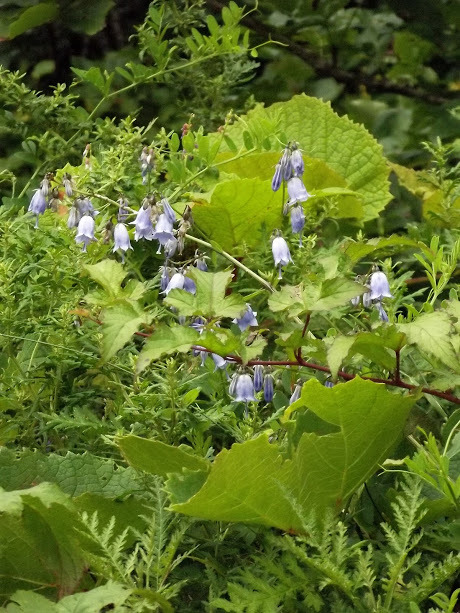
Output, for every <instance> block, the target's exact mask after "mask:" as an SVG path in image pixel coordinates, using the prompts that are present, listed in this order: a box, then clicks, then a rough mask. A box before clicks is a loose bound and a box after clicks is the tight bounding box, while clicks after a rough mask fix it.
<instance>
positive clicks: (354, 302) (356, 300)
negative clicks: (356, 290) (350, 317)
mask: <svg viewBox="0 0 460 613" xmlns="http://www.w3.org/2000/svg"><path fill="white" fill-rule="evenodd" d="M350 302H351V304H352V305H353V306H354V307H357V306H358V305H359V303H360V302H361V296H355V297H354V298H352V299H351V300H350Z"/></svg>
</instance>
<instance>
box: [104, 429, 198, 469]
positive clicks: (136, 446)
mask: <svg viewBox="0 0 460 613" xmlns="http://www.w3.org/2000/svg"><path fill="white" fill-rule="evenodd" d="M116 442H117V445H118V447H119V448H120V451H121V453H122V454H123V456H124V458H125V460H126V461H127V462H128V463H129V464H130V465H131V466H133V467H134V468H137V469H138V470H143V471H145V472H148V473H152V474H154V475H162V476H166V475H167V474H168V473H171V472H178V471H181V470H182V469H183V468H188V469H189V470H205V471H206V470H208V468H209V462H208V461H207V460H205V459H204V458H200V457H199V456H196V455H193V454H192V453H190V451H188V450H187V448H186V447H185V446H182V447H172V446H171V445H166V444H165V443H162V442H161V441H152V440H147V439H145V438H140V437H139V436H133V435H129V436H122V437H119V438H117V439H116Z"/></svg>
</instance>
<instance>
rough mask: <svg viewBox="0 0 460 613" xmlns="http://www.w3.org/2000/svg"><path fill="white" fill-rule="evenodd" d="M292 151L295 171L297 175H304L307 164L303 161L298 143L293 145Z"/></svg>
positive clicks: (292, 163) (292, 162)
mask: <svg viewBox="0 0 460 613" xmlns="http://www.w3.org/2000/svg"><path fill="white" fill-rule="evenodd" d="M291 148H292V153H291V166H292V170H293V171H294V175H295V176H297V177H298V176H301V175H303V172H304V170H305V166H304V163H303V157H302V153H301V151H300V149H298V148H297V145H296V144H293V145H291Z"/></svg>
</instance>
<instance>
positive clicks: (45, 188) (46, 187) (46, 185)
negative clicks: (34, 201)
mask: <svg viewBox="0 0 460 613" xmlns="http://www.w3.org/2000/svg"><path fill="white" fill-rule="evenodd" d="M52 178H53V174H52V173H46V175H45V178H44V179H43V181H41V182H40V189H41V190H42V194H43V195H44V196H47V195H48V194H49V191H50V179H52Z"/></svg>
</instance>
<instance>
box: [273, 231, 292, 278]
mask: <svg viewBox="0 0 460 613" xmlns="http://www.w3.org/2000/svg"><path fill="white" fill-rule="evenodd" d="M272 253H273V260H274V262H275V266H278V270H279V274H278V279H282V278H283V275H282V271H281V267H282V266H287V265H288V264H289V262H292V258H291V252H290V251H289V247H288V245H287V243H286V241H285V240H284V238H283V237H282V236H275V238H274V239H273V242H272Z"/></svg>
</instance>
